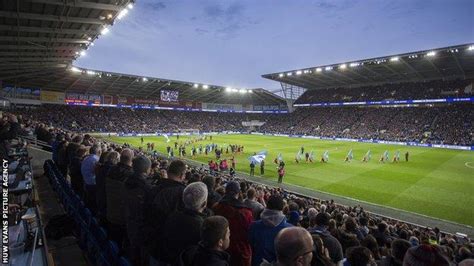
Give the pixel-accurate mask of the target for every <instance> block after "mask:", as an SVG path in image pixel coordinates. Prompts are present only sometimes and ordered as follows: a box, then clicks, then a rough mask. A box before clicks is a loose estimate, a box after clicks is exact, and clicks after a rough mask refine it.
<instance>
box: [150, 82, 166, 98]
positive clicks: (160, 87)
mask: <svg viewBox="0 0 474 266" xmlns="http://www.w3.org/2000/svg"><path fill="white" fill-rule="evenodd" d="M169 85H171V82H167V83H165V84H163V85H161V86H159V87H158V88H156V89H154V90H153V91H152V92H151V93H149V94H147V95H146V96H145V98H148V97H150V96H152V95H153V94H155V93H156V92H157V91H159V90H161V89H163V88H164V87H166V86H169Z"/></svg>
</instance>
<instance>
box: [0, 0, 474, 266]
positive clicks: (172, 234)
mask: <svg viewBox="0 0 474 266" xmlns="http://www.w3.org/2000/svg"><path fill="white" fill-rule="evenodd" d="M112 2H113V3H112ZM20 4H21V5H20ZM132 4H133V1H125V0H118V1H105V0H104V1H102V0H96V1H93V2H88V1H54V0H35V1H2V2H1V3H0V7H1V11H0V17H2V18H5V19H2V20H0V35H1V36H0V37H1V38H0V47H1V48H2V52H1V53H0V59H1V62H0V81H1V83H0V84H1V87H2V90H1V92H2V95H1V96H2V108H3V107H4V108H8V109H5V112H2V113H1V115H0V118H1V119H0V141H1V143H0V144H1V145H0V153H1V154H2V158H3V159H4V160H6V161H7V163H8V164H9V165H10V166H12V167H11V168H12V169H7V170H8V171H7V172H8V174H9V181H12V182H9V186H10V191H9V195H8V199H9V200H10V202H11V203H12V204H11V205H9V206H7V207H8V208H9V211H10V215H9V218H10V217H12V218H11V220H12V221H11V222H10V225H11V226H10V227H9V228H8V234H9V236H10V237H11V242H10V243H11V244H12V246H10V249H9V251H10V252H9V255H11V259H12V260H13V259H17V260H16V263H17V264H16V265H74V264H79V265H83V264H84V263H85V264H89V265H111V266H112V265H114V266H115V265H123V266H127V265H170V264H177V265H261V263H263V264H262V265H273V264H275V262H276V261H277V260H278V261H279V262H284V261H289V260H291V261H299V262H302V263H301V264H304V265H374V264H377V265H453V264H458V263H465V264H467V265H468V263H472V260H474V254H473V253H474V243H473V242H472V240H471V239H470V238H468V236H467V235H465V234H461V233H456V232H444V231H442V230H440V228H437V227H434V228H430V227H428V226H427V225H416V224H412V223H409V222H407V221H401V220H398V219H396V217H394V218H389V217H385V216H383V215H381V214H376V213H372V212H369V211H367V210H366V209H364V208H363V207H361V206H360V205H342V204H338V203H337V202H335V201H334V200H326V199H320V198H316V197H308V196H303V195H300V194H297V193H295V192H291V191H289V190H285V189H283V188H282V186H280V185H278V186H277V185H275V186H271V185H264V184H263V183H261V182H256V181H250V180H251V179H250V177H248V176H245V175H241V174H239V175H237V176H235V173H232V174H231V173H230V172H229V171H228V170H220V169H219V168H218V167H217V168H216V169H212V171H211V170H210V169H208V167H205V166H201V165H196V164H192V163H191V162H189V161H186V162H184V161H181V160H179V159H176V158H172V159H173V160H172V161H169V159H167V158H164V157H162V156H161V155H159V154H149V153H146V152H144V151H143V150H141V149H139V150H136V149H133V148H132V147H130V145H128V144H123V145H120V144H117V143H109V142H107V141H105V140H103V139H98V138H95V137H93V136H92V135H90V134H87V133H92V132H96V133H97V132H102V133H110V132H116V133H156V132H165V133H173V132H180V131H186V130H197V131H200V132H209V131H213V132H222V131H239V132H248V131H250V130H257V131H260V132H262V133H263V132H265V133H278V134H282V133H284V134H298V135H316V136H326V137H345V138H355V139H378V140H392V141H393V140H395V141H402V142H411V141H414V142H421V143H442V144H454V145H473V144H474V139H473V135H472V134H473V132H474V130H473V122H472V121H474V113H473V108H472V103H458V102H451V103H447V102H443V103H429V104H415V105H409V104H404V105H403V106H400V105H397V104H395V105H394V104H391V105H390V106H387V107H385V106H381V105H377V106H351V107H346V106H342V107H341V106H336V107H322V108H312V107H310V108H297V109H296V110H293V109H294V107H297V105H298V104H312V103H318V102H354V101H374V100H375V101H379V100H410V99H422V100H423V99H432V98H434V99H437V98H460V97H463V98H465V99H468V100H463V101H470V102H472V94H473V93H472V78H473V77H474V59H473V57H472V56H471V55H469V54H468V53H471V52H472V51H473V50H474V48H473V47H474V46H472V45H459V46H453V47H445V48H439V49H436V51H437V53H436V61H434V60H432V59H430V58H431V56H432V55H433V53H432V52H431V51H420V52H413V53H408V54H402V55H397V56H389V57H383V58H374V59H367V60H361V61H358V62H348V63H344V64H336V65H328V66H319V67H314V68H308V69H302V70H292V71H286V72H284V73H273V74H268V75H264V77H265V78H269V79H271V80H275V81H277V82H280V83H281V85H282V90H283V94H284V95H285V96H288V95H292V97H293V96H295V95H296V96H299V95H297V94H298V93H293V90H295V91H298V92H304V91H305V92H304V93H302V95H301V97H300V98H299V99H296V97H294V98H293V99H289V98H292V97H286V98H285V99H284V98H281V97H279V96H276V95H274V94H272V93H270V92H268V91H266V90H263V89H236V88H225V87H222V86H216V85H210V84H201V83H194V82H185V81H176V80H169V79H163V78H156V77H144V76H137V75H129V74H123V73H112V72H108V71H101V70H92V69H82V68H78V67H75V66H73V65H72V62H73V60H75V59H77V58H78V57H79V56H80V55H81V54H83V53H85V51H86V50H87V48H89V47H90V46H91V45H92V43H93V41H95V40H96V39H97V38H99V36H100V34H101V33H104V32H105V31H106V30H108V29H109V27H110V26H111V25H113V23H114V21H115V19H116V18H117V17H118V16H120V14H121V13H122V12H123V11H124V10H126V9H125V8H127V7H129V6H130V5H132ZM19 6H21V8H19ZM422 58H423V59H427V60H420V59H422ZM386 63H393V64H391V65H390V66H388V65H387V64H386ZM469 86H470V89H469ZM293 100H296V101H295V102H293ZM7 103H8V104H7ZM293 103H295V104H296V105H293ZM76 105H78V106H76ZM111 106H114V107H111ZM157 107H159V109H158V108H157ZM154 108H157V109H158V110H153V109H154ZM185 110H186V111H185ZM221 111H223V112H221ZM287 112H289V113H287ZM249 121H256V122H258V123H256V124H258V125H257V126H253V127H252V128H251V127H247V126H245V125H244V123H243V122H249ZM437 121H443V123H437ZM25 141H26V142H27V143H28V146H27V145H26V142H25ZM26 147H28V148H32V147H33V148H35V149H36V150H39V148H42V150H41V151H42V152H44V151H46V152H48V153H47V155H48V156H50V157H51V158H50V159H48V160H41V162H39V160H40V159H39V158H40V157H36V158H32V159H31V161H33V162H34V163H36V164H38V163H42V164H43V163H44V164H43V165H44V168H43V171H44V176H41V175H39V174H38V173H35V176H36V177H37V181H38V183H39V182H41V181H44V180H45V179H47V183H49V186H50V187H52V191H53V192H54V193H53V195H54V197H53V200H55V201H56V200H57V201H58V202H59V203H60V206H61V210H62V211H63V214H64V215H62V216H61V217H59V218H60V219H51V220H49V222H48V223H47V225H46V228H48V230H45V231H46V232H43V226H42V224H43V220H42V213H40V212H39V211H38V209H41V208H42V207H44V209H43V211H44V212H46V214H48V211H50V208H49V207H50V206H48V205H47V204H43V203H44V202H40V204H38V202H36V200H35V199H34V195H35V193H37V191H36V187H35V186H32V187H31V186H30V185H31V184H32V183H33V184H35V180H34V179H32V178H31V173H30V174H26V172H28V170H31V165H30V163H32V162H31V161H30V153H29V151H28V150H26ZM4 164H5V161H4ZM13 166H16V167H13ZM4 175H5V170H4ZM10 178H11V180H10ZM201 182H202V183H201ZM18 191H20V192H21V193H20V194H26V195H27V197H26V199H27V200H26V201H25V200H24V199H25V198H24V197H16V196H17V195H15V193H17V192H18ZM23 192H25V193H23ZM4 193H5V192H4ZM13 199H14V200H15V201H13ZM4 202H5V200H4ZM3 209H4V210H5V207H4V208H3ZM13 213H14V214H15V215H12V214H13ZM32 213H35V214H36V218H37V219H35V220H34V221H33V220H32V219H31V217H35V215H32ZM20 214H21V215H20ZM216 214H217V215H216ZM24 215H26V216H24ZM13 216H14V217H13ZM22 216H24V217H25V218H24V219H21V217H22ZM2 217H4V216H2ZM257 217H259V218H260V219H257ZM13 218H15V219H13ZM26 218H30V219H26ZM56 218H58V217H56ZM35 222H36V229H37V230H36V231H35V232H31V230H30V231H29V229H32V228H33V224H34V223H35ZM295 227H296V228H297V229H295ZM463 228H467V227H463ZM40 229H41V230H40ZM467 230H470V231H469V232H471V231H472V227H470V228H468V229H467ZM66 231H67V232H66ZM15 232H16V233H15ZM18 232H20V233H18ZM17 233H18V234H17ZM30 233H33V234H30ZM64 235H72V237H73V239H74V243H73V244H71V245H77V246H78V248H80V249H81V252H82V253H81V254H80V255H82V254H83V255H84V256H83V257H84V260H81V259H79V260H78V261H72V260H71V258H72V256H65V257H66V259H63V261H61V262H60V261H54V262H52V261H51V260H50V256H49V255H48V253H53V252H57V250H56V249H48V245H46V243H47V242H48V243H49V241H50V240H52V238H54V237H58V238H60V237H62V236H64ZM14 236H22V237H14ZM32 236H33V238H32ZM38 239H39V240H40V241H38ZM176 239H178V240H181V241H176ZM184 242H186V243H184ZM40 243H41V244H40ZM58 249H59V248H58ZM2 252H3V248H2ZM34 254H36V255H35V256H36V257H35V256H33V255H34ZM3 255H4V253H2V257H4V256H3ZM76 255H77V254H76ZM18 259H20V260H21V261H20V260H18ZM19 261H20V262H19ZM310 261H311V263H310ZM23 262H25V263H23ZM289 264H290V265H291V263H289ZM13 265H15V264H14V263H13Z"/></svg>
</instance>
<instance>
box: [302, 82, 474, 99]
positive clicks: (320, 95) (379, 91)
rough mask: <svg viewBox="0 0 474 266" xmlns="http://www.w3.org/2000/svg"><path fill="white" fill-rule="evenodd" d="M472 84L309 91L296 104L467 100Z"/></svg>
mask: <svg viewBox="0 0 474 266" xmlns="http://www.w3.org/2000/svg"><path fill="white" fill-rule="evenodd" d="M471 83H472V81H471V80H450V81H444V80H435V81H428V82H405V83H397V84H384V85H379V86H370V87H357V88H328V89H320V90H308V91H306V92H305V93H304V94H303V95H302V96H301V97H300V98H298V100H297V101H296V102H295V104H304V103H317V102H358V101H381V100H416V99H440V98H446V97H469V96H472V95H473V94H474V92H473V91H472V90H466V87H467V86H468V85H469V84H471Z"/></svg>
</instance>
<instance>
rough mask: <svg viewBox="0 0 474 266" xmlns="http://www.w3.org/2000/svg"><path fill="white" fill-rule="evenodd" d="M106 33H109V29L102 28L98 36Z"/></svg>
mask: <svg viewBox="0 0 474 266" xmlns="http://www.w3.org/2000/svg"><path fill="white" fill-rule="evenodd" d="M107 33H109V29H108V28H103V29H102V30H101V31H100V34H102V35H105V34H107Z"/></svg>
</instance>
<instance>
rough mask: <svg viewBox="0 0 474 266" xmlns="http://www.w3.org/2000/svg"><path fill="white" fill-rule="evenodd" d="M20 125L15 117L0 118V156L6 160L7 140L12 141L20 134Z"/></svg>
mask: <svg viewBox="0 0 474 266" xmlns="http://www.w3.org/2000/svg"><path fill="white" fill-rule="evenodd" d="M20 128H21V125H20V123H18V118H17V117H16V116H15V115H12V114H10V115H8V116H5V117H4V116H0V155H2V158H8V149H7V146H6V144H7V142H6V141H7V140H11V139H14V138H16V137H17V136H18V133H19V132H20Z"/></svg>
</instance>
